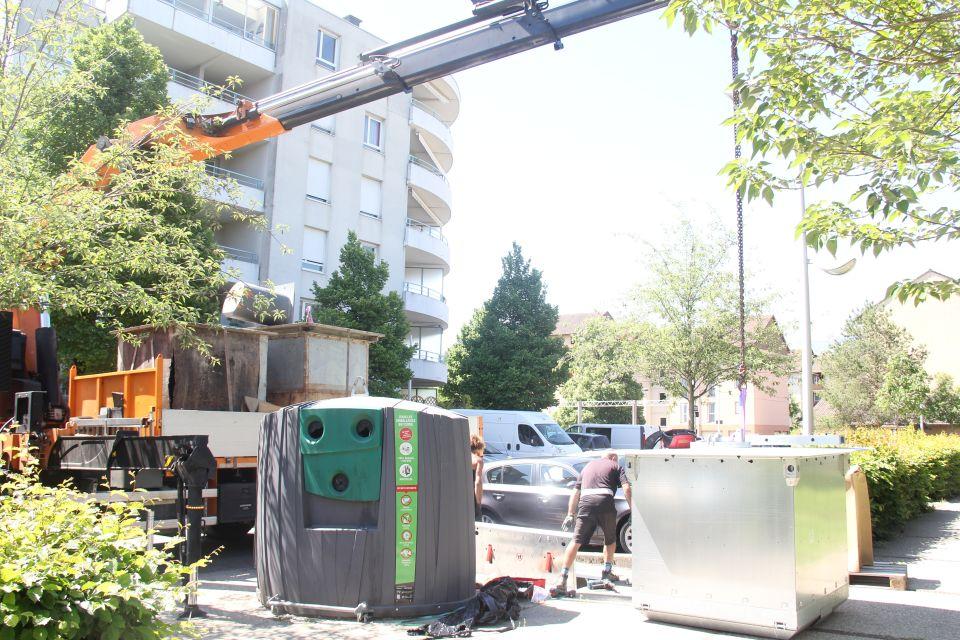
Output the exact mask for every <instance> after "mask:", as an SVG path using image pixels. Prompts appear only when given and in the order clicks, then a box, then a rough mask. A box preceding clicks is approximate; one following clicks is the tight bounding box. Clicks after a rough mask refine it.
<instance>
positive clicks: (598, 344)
mask: <svg viewBox="0 0 960 640" xmlns="http://www.w3.org/2000/svg"><path fill="white" fill-rule="evenodd" d="M637 338H638V336H637V328H636V326H635V325H634V324H632V323H630V322H618V321H616V320H610V319H609V318H594V319H593V320H591V321H589V322H588V323H587V324H585V325H584V326H583V327H581V328H580V329H579V330H578V331H577V332H576V333H575V334H574V336H573V343H572V346H571V347H570V349H569V351H568V352H567V355H566V356H564V359H563V361H564V363H565V364H566V365H567V367H568V369H569V371H570V377H569V378H568V379H567V381H566V382H564V383H563V384H562V385H560V388H559V389H557V394H558V395H559V396H560V397H561V398H563V400H564V403H565V404H564V406H562V407H560V409H558V410H557V413H556V414H555V415H554V417H555V418H556V419H557V422H559V423H560V424H562V425H570V424H573V423H574V422H575V421H576V419H577V409H576V407H575V406H573V405H572V404H571V403H574V402H576V401H577V400H642V399H643V389H642V388H641V386H640V383H639V382H637V379H636V374H637V358H636V342H637ZM641 410H642V406H641ZM632 417H633V416H632V409H631V407H584V408H583V412H582V419H583V421H584V422H602V423H609V424H627V423H629V422H630V421H631V419H632ZM638 418H639V422H640V424H643V414H642V413H640V414H639V415H638Z"/></svg>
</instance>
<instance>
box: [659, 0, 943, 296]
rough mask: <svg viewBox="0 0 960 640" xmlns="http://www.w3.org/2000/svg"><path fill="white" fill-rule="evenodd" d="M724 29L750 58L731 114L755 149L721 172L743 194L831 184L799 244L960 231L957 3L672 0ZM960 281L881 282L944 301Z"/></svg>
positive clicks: (884, 241) (673, 13)
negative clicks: (832, 195)
mask: <svg viewBox="0 0 960 640" xmlns="http://www.w3.org/2000/svg"><path fill="white" fill-rule="evenodd" d="M677 17H682V22H683V25H684V28H685V29H686V30H687V31H688V32H690V33H693V32H695V31H696V30H697V29H698V28H703V29H705V30H707V31H710V30H712V29H713V27H715V26H718V25H723V26H727V27H728V28H733V29H734V30H735V31H736V33H737V36H738V38H739V43H740V45H741V47H742V48H743V49H744V50H745V52H746V54H747V55H746V58H747V59H748V60H749V64H746V65H745V66H744V67H743V68H741V73H740V75H739V76H738V78H737V79H736V81H735V82H734V83H733V87H732V88H733V90H734V91H735V92H739V95H740V98H741V104H740V106H739V107H738V108H737V109H736V111H735V113H734V115H733V117H731V118H730V120H729V121H728V124H730V125H732V126H734V127H736V131H737V136H738V139H740V140H742V141H743V142H744V143H747V144H750V145H752V151H753V152H752V153H746V154H744V159H743V160H742V161H740V162H734V163H731V164H730V165H728V166H727V167H726V169H725V172H726V174H727V176H728V177H729V179H730V183H731V185H733V186H734V187H736V188H737V189H739V190H741V191H742V192H743V193H745V194H746V195H747V196H748V197H750V198H755V197H760V196H762V197H763V198H765V199H766V200H768V201H772V200H773V198H774V194H775V192H776V191H779V190H781V189H796V188H798V187H799V186H800V185H804V184H806V185H823V184H830V183H836V182H837V181H840V182H839V184H838V185H837V187H836V188H839V189H841V193H842V194H843V195H841V197H838V198H836V199H834V200H828V201H823V202H816V203H813V204H812V205H811V206H810V207H809V208H808V211H807V213H806V216H805V218H804V220H803V222H802V228H803V229H804V230H806V232H807V240H808V242H809V243H810V244H811V245H812V246H814V247H817V248H820V247H826V248H827V249H829V250H831V251H833V250H835V249H836V246H837V243H838V240H839V239H841V238H843V239H846V240H848V241H850V242H852V243H853V245H855V246H858V247H859V248H861V249H862V250H863V251H872V252H874V253H876V254H879V253H880V252H882V251H885V250H888V249H891V248H893V247H896V246H899V245H904V244H905V245H911V246H912V245H914V244H916V243H920V242H927V241H936V240H955V239H956V238H958V237H960V207H958V206H957V205H956V198H955V197H951V196H952V194H955V193H956V192H957V190H958V189H960V163H958V154H960V136H958V133H957V132H958V131H960V82H958V81H957V78H958V76H960V44H958V42H960V40H958V38H957V33H958V32H960V7H958V6H957V3H956V0H883V1H879V0H848V1H847V2H842V3H837V2H835V1H834V0H807V1H805V2H802V3H797V2H793V1H791V0H770V1H765V2H757V1H756V0H674V1H673V3H672V4H671V5H670V7H669V8H668V10H667V18H668V21H672V20H673V19H675V18H677ZM958 291H960V282H958V281H956V280H954V281H952V282H939V283H911V282H908V281H902V282H899V283H895V284H894V285H892V286H891V288H890V293H891V294H893V293H896V294H897V295H898V296H899V297H900V298H901V300H904V299H906V298H908V297H913V298H914V299H915V300H917V301H920V300H922V299H923V298H924V297H926V296H933V297H936V298H944V297H947V296H949V295H952V294H955V293H957V292H958Z"/></svg>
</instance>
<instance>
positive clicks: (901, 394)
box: [877, 352, 930, 424]
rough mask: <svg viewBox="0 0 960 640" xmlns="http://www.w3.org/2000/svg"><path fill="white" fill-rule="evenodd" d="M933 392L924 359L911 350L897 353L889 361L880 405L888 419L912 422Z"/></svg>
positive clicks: (878, 394) (878, 399) (906, 422)
mask: <svg viewBox="0 0 960 640" xmlns="http://www.w3.org/2000/svg"><path fill="white" fill-rule="evenodd" d="M929 393H930V376H929V375H928V374H927V372H926V370H924V368H923V360H922V359H920V358H917V357H914V356H913V354H911V353H909V352H900V353H896V354H894V355H893V356H892V357H891V358H890V359H889V360H888V361H887V370H886V373H885V375H884V377H883V385H882V386H881V387H880V391H878V392H877V409H878V411H879V412H880V414H881V415H883V416H885V417H886V421H887V422H893V423H894V424H908V423H910V422H911V421H917V420H918V419H919V417H920V414H921V413H923V407H924V405H925V404H926V401H927V396H928V395H929Z"/></svg>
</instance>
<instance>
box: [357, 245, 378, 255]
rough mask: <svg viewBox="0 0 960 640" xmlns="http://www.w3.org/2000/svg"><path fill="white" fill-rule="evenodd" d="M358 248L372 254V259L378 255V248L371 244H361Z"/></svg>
mask: <svg viewBox="0 0 960 640" xmlns="http://www.w3.org/2000/svg"><path fill="white" fill-rule="evenodd" d="M360 246H361V247H363V248H364V249H366V250H367V251H369V252H370V253H372V254H373V257H374V258H376V257H378V256H379V255H380V247H379V246H378V245H375V244H373V243H372V242H361V243H360Z"/></svg>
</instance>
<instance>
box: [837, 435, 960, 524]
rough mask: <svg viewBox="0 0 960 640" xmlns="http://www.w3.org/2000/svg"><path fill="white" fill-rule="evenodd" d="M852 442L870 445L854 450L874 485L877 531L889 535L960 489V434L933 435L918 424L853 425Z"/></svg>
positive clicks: (873, 511) (872, 496)
mask: <svg viewBox="0 0 960 640" xmlns="http://www.w3.org/2000/svg"><path fill="white" fill-rule="evenodd" d="M845 435H846V436H847V442H849V443H850V444H852V445H855V446H862V447H870V449H869V450H866V451H858V452H856V453H854V454H853V456H852V459H851V462H852V463H854V464H858V465H860V468H861V469H863V472H864V474H865V475H866V477H867V486H868V487H869V489H870V514H871V519H872V521H873V535H874V537H875V538H877V539H883V538H888V537H890V536H891V535H893V534H895V533H897V532H899V531H901V530H902V529H903V526H904V524H905V523H906V522H907V521H908V520H910V519H912V518H915V517H917V516H918V515H920V514H921V513H924V512H925V511H928V510H929V509H930V503H931V502H936V501H938V500H946V499H948V498H952V497H955V496H958V495H960V436H955V435H936V436H928V435H925V434H924V433H922V432H920V431H915V430H914V429H909V428H908V429H897V430H892V429H876V428H860V429H850V430H848V431H847V432H846V434H845Z"/></svg>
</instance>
